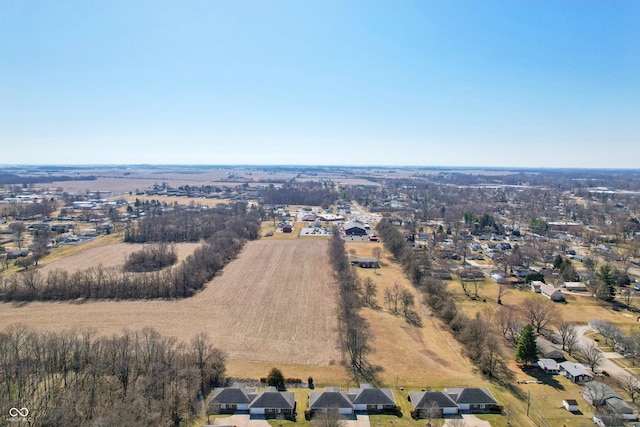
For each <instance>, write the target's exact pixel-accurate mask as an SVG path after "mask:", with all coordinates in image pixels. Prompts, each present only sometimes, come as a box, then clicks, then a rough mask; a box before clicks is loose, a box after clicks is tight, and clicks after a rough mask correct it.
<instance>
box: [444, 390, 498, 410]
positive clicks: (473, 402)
mask: <svg viewBox="0 0 640 427" xmlns="http://www.w3.org/2000/svg"><path fill="white" fill-rule="evenodd" d="M444 392H445V393H446V394H448V395H449V397H451V399H453V401H454V402H456V404H457V405H458V408H460V412H485V411H492V410H496V409H497V406H498V401H497V400H496V399H495V397H493V395H492V394H491V392H490V391H489V389H487V388H445V389H444Z"/></svg>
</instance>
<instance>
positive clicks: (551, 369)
mask: <svg viewBox="0 0 640 427" xmlns="http://www.w3.org/2000/svg"><path fill="white" fill-rule="evenodd" d="M538 366H539V367H540V369H542V370H543V371H545V372H546V373H547V374H559V373H560V365H559V364H558V362H556V361H555V360H553V359H539V360H538Z"/></svg>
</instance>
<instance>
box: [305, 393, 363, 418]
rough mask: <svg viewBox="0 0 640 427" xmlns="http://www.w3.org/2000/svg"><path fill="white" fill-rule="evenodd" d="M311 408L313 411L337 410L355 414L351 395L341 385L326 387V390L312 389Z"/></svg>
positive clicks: (310, 396) (346, 413)
mask: <svg viewBox="0 0 640 427" xmlns="http://www.w3.org/2000/svg"><path fill="white" fill-rule="evenodd" d="M309 409H311V411H313V412H327V411H329V410H336V411H338V413H339V414H343V415H349V414H353V412H354V410H355V406H354V404H353V402H352V401H351V399H350V398H349V395H348V394H347V393H346V392H344V391H341V390H340V387H326V388H325V391H312V392H311V393H310V394H309Z"/></svg>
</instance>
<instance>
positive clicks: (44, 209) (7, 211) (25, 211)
mask: <svg viewBox="0 0 640 427" xmlns="http://www.w3.org/2000/svg"><path fill="white" fill-rule="evenodd" d="M55 210H56V202H55V201H54V200H50V199H43V200H42V201H41V202H40V203H16V204H7V205H2V206H1V207H0V213H1V215H2V217H3V218H8V217H12V218H16V219H22V218H33V217H38V216H42V217H49V216H50V215H51V213H52V212H54V211H55Z"/></svg>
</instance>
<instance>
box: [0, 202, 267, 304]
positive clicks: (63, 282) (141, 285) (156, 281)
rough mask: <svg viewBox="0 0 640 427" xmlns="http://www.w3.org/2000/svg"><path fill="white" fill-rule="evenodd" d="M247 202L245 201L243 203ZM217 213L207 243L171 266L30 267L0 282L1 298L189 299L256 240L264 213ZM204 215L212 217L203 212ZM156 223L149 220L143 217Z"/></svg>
mask: <svg viewBox="0 0 640 427" xmlns="http://www.w3.org/2000/svg"><path fill="white" fill-rule="evenodd" d="M241 206H244V205H241ZM217 210H218V211H219V213H220V214H219V215H218V216H216V217H215V219H216V222H215V225H214V226H213V228H212V229H210V227H209V225H206V226H203V228H206V229H208V230H210V233H211V235H209V236H208V237H207V239H206V241H205V242H204V243H203V244H202V245H201V246H200V247H198V248H197V249H196V250H194V252H193V253H192V254H191V255H189V256H188V257H187V258H186V259H185V260H184V261H182V262H181V263H180V264H178V265H177V266H175V267H173V268H168V269H164V270H159V271H153V272H148V273H127V272H125V271H124V270H123V269H122V268H121V267H111V268H103V267H100V266H99V267H92V268H88V269H85V270H78V271H76V272H75V273H69V272H67V271H62V270H54V271H51V272H49V274H47V276H46V277H42V276H41V275H40V273H39V272H38V270H36V269H30V270H27V271H24V272H21V273H19V274H13V275H10V276H7V277H4V278H3V279H2V281H0V299H2V300H3V301H33V300H56V301H61V300H73V299H77V298H86V299H146V298H187V297H190V296H192V295H194V294H195V293H196V292H198V291H200V290H201V289H202V288H203V287H204V285H205V283H207V282H208V281H209V280H211V279H212V278H213V277H214V276H215V275H216V274H217V273H218V272H219V271H220V270H222V268H223V267H224V266H225V265H226V264H227V263H229V262H230V261H231V260H233V259H234V258H235V257H236V256H237V255H238V253H239V252H240V250H241V249H242V247H243V246H244V243H245V242H246V241H247V240H252V239H255V238H257V236H258V231H259V229H260V222H261V219H260V215H259V213H258V212H257V211H256V210H251V211H248V212H247V211H246V210H245V209H242V210H241V211H239V210H238V209H237V207H236V208H232V207H229V208H227V209H226V211H227V213H226V214H223V213H222V212H225V209H224V208H221V209H217ZM199 218H200V219H202V220H204V219H205V218H206V219H212V218H214V217H209V216H204V217H199ZM147 220H149V221H153V220H154V218H145V219H144V220H143V221H147Z"/></svg>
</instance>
